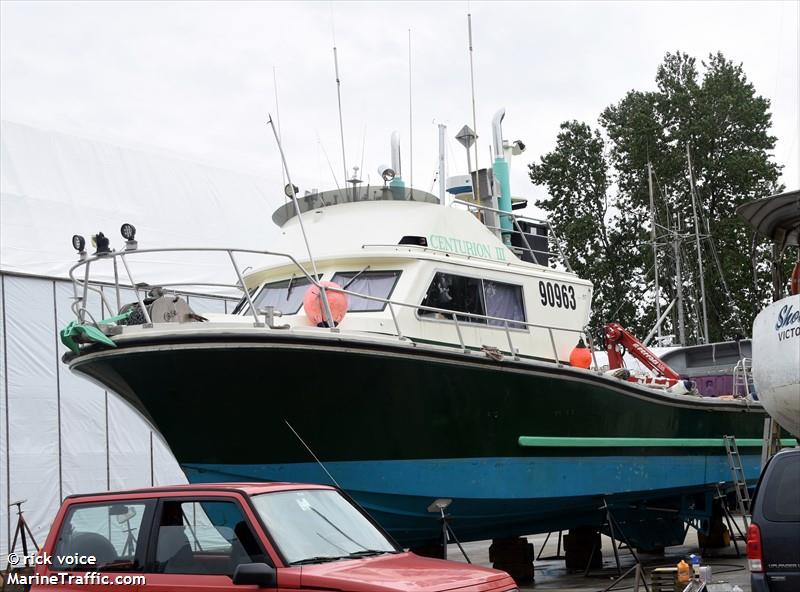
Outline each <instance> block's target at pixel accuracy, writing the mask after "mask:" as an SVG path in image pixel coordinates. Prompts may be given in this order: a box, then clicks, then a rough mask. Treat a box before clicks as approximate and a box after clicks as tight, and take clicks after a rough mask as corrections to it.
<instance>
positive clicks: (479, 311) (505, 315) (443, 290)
mask: <svg viewBox="0 0 800 592" xmlns="http://www.w3.org/2000/svg"><path fill="white" fill-rule="evenodd" d="M422 306H430V307H432V308H443V309H445V310H452V311H454V312H465V313H471V314H474V315H482V316H490V317H498V318H502V319H509V320H514V321H525V308H524V306H523V303H522V286H515V285H513V284H506V283H504V282H496V281H494V280H482V279H478V278H471V277H464V276H459V275H452V274H449V273H442V272H439V273H437V274H436V275H435V276H434V277H433V281H432V282H431V285H430V287H429V288H428V292H427V293H426V294H425V299H424V300H423V301H422ZM419 314H420V316H427V317H435V316H437V315H439V314H441V313H436V312H434V311H427V310H421V311H419ZM456 318H457V319H458V320H459V321H463V322H465V323H479V324H486V323H487V321H486V319H479V318H475V317H470V316H468V315H457V317H456ZM488 324H489V325H493V326H499V327H502V326H504V325H505V322H504V321H496V320H489V321H488ZM508 326H509V327H511V328H515V329H524V328H525V325H523V324H521V323H512V322H509V323H508Z"/></svg>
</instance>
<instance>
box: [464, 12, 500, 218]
mask: <svg viewBox="0 0 800 592" xmlns="http://www.w3.org/2000/svg"><path fill="white" fill-rule="evenodd" d="M467 31H468V33H469V81H470V86H471V89H472V131H473V132H474V133H475V139H476V140H477V138H478V118H477V116H476V115H475V68H474V66H473V63H472V14H471V13H467ZM467 150H469V149H467ZM479 168H480V167H479V166H478V142H475V187H473V188H472V194H473V195H474V196H475V201H476V203H480V202H481V184H480V180H479V179H478V169H479ZM467 172H468V173H469V179H470V183H472V171H467ZM495 207H496V206H495Z"/></svg>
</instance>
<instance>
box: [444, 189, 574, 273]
mask: <svg viewBox="0 0 800 592" xmlns="http://www.w3.org/2000/svg"><path fill="white" fill-rule="evenodd" d="M453 206H463V207H465V208H467V210H469V211H472V212H489V213H491V214H493V215H494V216H496V217H498V218H499V217H502V216H505V217H506V218H508V219H510V220H511V224H512V225H513V229H512V230H502V229H501V228H500V227H499V226H494V225H491V224H485V226H486V227H487V228H488V229H489V230H492V231H494V232H497V233H499V232H501V231H502V232H507V233H511V234H514V235H518V236H520V237H521V238H522V242H523V244H524V245H525V246H522V247H519V246H518V247H515V248H516V249H520V250H521V251H522V252H527V253H529V254H530V255H531V257H533V260H534V261H538V260H539V257H538V256H539V255H545V256H546V257H547V258H548V259H549V258H554V259H560V260H561V262H562V263H563V265H564V267H566V269H567V271H570V272H572V267H571V266H570V264H569V259H567V256H566V254H565V253H564V248H563V245H562V244H561V243H562V241H561V237H560V236H559V235H558V234H557V233H556V231H555V229H554V228H553V226H552V225H551V224H550V223H549V222H548V221H547V220H541V219H539V218H531V217H530V216H522V215H520V214H515V213H514V212H506V211H503V210H498V209H496V208H491V207H489V206H484V205H481V204H477V203H475V202H471V201H465V200H462V199H454V200H453V201H452V202H451V207H453ZM520 222H530V223H532V224H535V225H537V226H545V227H546V228H547V232H548V240H549V238H552V239H553V243H554V244H555V246H556V251H555V252H552V251H543V250H540V249H534V248H533V247H532V246H531V244H530V242H529V241H528V233H526V232H524V231H523V230H522V225H521V224H520Z"/></svg>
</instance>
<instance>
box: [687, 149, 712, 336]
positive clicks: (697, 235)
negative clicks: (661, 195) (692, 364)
mask: <svg viewBox="0 0 800 592" xmlns="http://www.w3.org/2000/svg"><path fill="white" fill-rule="evenodd" d="M686 161H687V163H688V164H689V188H690V190H691V191H690V192H691V194H692V214H693V216H694V240H695V245H696V247H697V267H698V269H699V272H700V303H701V304H702V305H703V342H704V343H708V341H709V336H708V310H707V309H706V282H705V276H704V273H703V251H702V250H701V248H700V223H699V222H698V221H697V203H696V202H697V198H696V194H695V187H694V174H693V173H692V155H691V151H690V150H689V145H688V144H687V145H686Z"/></svg>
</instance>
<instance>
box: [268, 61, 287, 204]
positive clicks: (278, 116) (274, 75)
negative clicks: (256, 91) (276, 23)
mask: <svg viewBox="0 0 800 592" xmlns="http://www.w3.org/2000/svg"><path fill="white" fill-rule="evenodd" d="M272 88H273V89H274V90H275V119H276V120H277V121H278V137H279V138H281V139H283V135H282V134H281V108H280V107H279V106H278V75H277V73H276V71H275V66H272ZM281 183H282V184H283V185H286V173H285V172H284V170H283V166H281ZM286 199H288V197H287V198H286Z"/></svg>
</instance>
